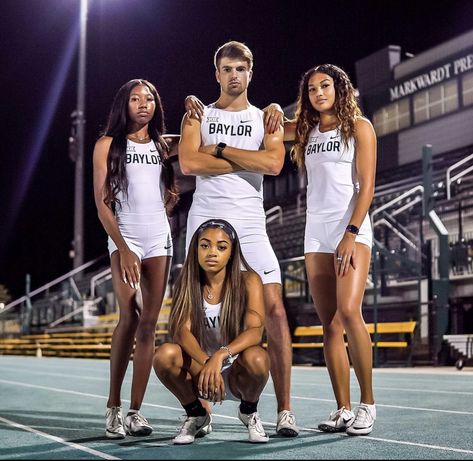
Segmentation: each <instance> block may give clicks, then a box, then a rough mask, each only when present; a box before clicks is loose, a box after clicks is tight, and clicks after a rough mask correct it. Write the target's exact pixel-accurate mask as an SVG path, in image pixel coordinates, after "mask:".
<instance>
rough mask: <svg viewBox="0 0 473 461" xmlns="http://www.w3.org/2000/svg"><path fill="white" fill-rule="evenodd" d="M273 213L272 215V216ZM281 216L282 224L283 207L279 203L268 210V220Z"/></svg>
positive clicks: (268, 221)
mask: <svg viewBox="0 0 473 461" xmlns="http://www.w3.org/2000/svg"><path fill="white" fill-rule="evenodd" d="M270 215H272V216H270ZM278 218H279V224H282V208H281V206H279V205H276V206H273V208H270V209H269V210H267V211H266V222H267V223H270V222H272V221H274V220H275V219H278Z"/></svg>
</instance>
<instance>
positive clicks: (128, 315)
mask: <svg viewBox="0 0 473 461" xmlns="http://www.w3.org/2000/svg"><path fill="white" fill-rule="evenodd" d="M139 321H140V315H139V313H138V312H136V311H135V310H133V309H130V310H125V309H121V310H120V317H119V319H118V323H119V325H120V327H122V328H133V329H134V328H136V327H137V325H138V323H139Z"/></svg>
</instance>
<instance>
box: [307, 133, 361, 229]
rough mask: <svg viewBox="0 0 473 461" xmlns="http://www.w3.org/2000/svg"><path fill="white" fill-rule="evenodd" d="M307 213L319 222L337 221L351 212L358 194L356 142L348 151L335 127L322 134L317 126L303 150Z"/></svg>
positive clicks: (350, 143) (350, 142)
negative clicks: (305, 172)
mask: <svg viewBox="0 0 473 461" xmlns="http://www.w3.org/2000/svg"><path fill="white" fill-rule="evenodd" d="M305 167H306V171H307V212H308V213H310V214H311V215H312V216H313V217H315V218H316V219H318V220H320V221H324V222H328V221H337V220H340V219H342V218H344V217H345V216H346V215H347V214H350V216H351V212H352V211H353V207H354V204H355V200H356V195H357V194H358V191H359V184H358V178H357V176H356V168H355V140H354V139H353V138H350V140H349V143H348V148H347V146H346V145H345V144H344V142H343V140H342V138H341V134H340V132H339V130H338V128H336V129H334V130H330V131H326V132H325V133H321V132H320V131H319V126H318V125H317V126H316V127H315V128H313V129H312V131H311V132H310V134H309V139H308V143H307V146H306V149H305Z"/></svg>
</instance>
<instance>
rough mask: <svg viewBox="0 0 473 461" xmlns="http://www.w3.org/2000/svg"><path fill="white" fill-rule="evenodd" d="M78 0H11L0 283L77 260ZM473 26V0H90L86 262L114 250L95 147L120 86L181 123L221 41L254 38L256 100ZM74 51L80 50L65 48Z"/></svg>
mask: <svg viewBox="0 0 473 461" xmlns="http://www.w3.org/2000/svg"><path fill="white" fill-rule="evenodd" d="M79 6H80V2H79V0H2V1H1V2H0V44H1V49H0V56H1V59H0V62H1V72H0V81H1V92H0V94H1V115H2V120H1V124H0V126H1V130H2V133H1V135H2V138H1V139H2V141H1V143H2V146H1V150H0V158H1V162H0V213H1V214H0V284H4V285H6V287H7V288H8V289H9V290H10V293H11V294H12V295H13V299H14V298H16V297H18V296H20V295H22V294H23V293H24V284H25V274H26V273H30V274H31V278H32V289H34V288H37V287H39V286H40V285H42V284H44V283H46V282H48V281H50V280H52V279H53V278H55V277H58V276H60V275H62V274H64V273H65V272H67V271H69V270H70V269H72V260H71V259H70V257H69V250H70V249H71V241H72V239H73V203H74V195H73V194H74V164H73V163H72V162H71V160H70V159H69V156H68V137H69V133H70V122H71V118H70V114H71V112H72V111H73V110H74V109H75V106H76V92H77V44H78V40H77V39H78V23H79ZM472 28H473V1H469V0H465V1H437V2H430V1H429V2H427V1H412V0H411V1H409V2H408V1H385V0H383V1H375V0H373V1H369V0H365V1H353V0H346V1H342V0H338V1H336V0H330V1H329V0H327V1H294V2H285V3H280V2H277V3H276V2H270V1H258V0H252V1H246V0H240V1H238V2H230V1H224V0H220V1H213V0H212V1H211V0H202V1H198V0H195V1H191V0H186V1H184V0H89V16H88V23H87V95H86V96H87V109H86V118H87V124H86V136H87V140H86V150H85V175H86V177H85V198H84V201H85V210H84V213H85V215H84V220H85V235H84V242H85V244H84V253H85V254H84V261H88V260H90V259H93V258H95V257H97V256H100V255H102V254H105V253H106V235H105V232H104V231H103V229H102V227H101V225H100V223H99V221H98V218H97V216H96V212H95V205H94V202H93V191H92V168H91V167H92V162H91V159H92V150H93V145H94V142H95V140H96V139H97V137H98V135H99V132H100V130H101V129H102V128H103V125H104V122H105V118H106V115H107V113H108V110H109V107H110V104H111V101H112V98H113V96H114V94H115V92H116V91H117V90H118V88H119V87H120V86H121V85H122V84H123V83H125V82H126V81H128V80H129V79H131V78H146V79H148V80H150V81H152V82H153V83H154V84H155V85H156V86H157V88H158V91H159V92H160V94H161V97H162V100H163V104H164V110H165V115H166V122H167V128H168V132H169V133H178V132H179V125H180V120H181V117H182V115H183V112H184V105H183V101H184V98H185V96H186V95H187V94H197V95H199V96H200V97H201V98H202V99H203V100H204V101H205V102H212V101H214V100H215V99H216V98H217V96H218V85H217V83H216V81H215V78H214V67H213V54H214V52H215V50H216V49H217V48H218V46H220V45H221V44H223V43H224V42H225V41H227V40H240V41H243V42H245V43H246V44H247V45H248V46H249V47H250V49H251V50H252V51H253V54H254V59H255V65H254V76H253V81H252V83H251V85H250V89H249V96H250V101H251V102H252V103H253V104H255V105H257V106H260V107H264V106H265V105H267V104H268V103H269V102H271V101H275V102H279V103H280V104H281V106H283V107H284V106H286V105H289V104H291V103H292V102H294V101H295V99H296V94H297V88H298V81H299V79H300V77H301V75H302V74H303V73H304V72H305V71H306V70H307V69H308V68H310V67H312V66H314V65H316V64H320V63H323V62H330V63H334V64H337V65H339V66H341V67H343V68H344V69H345V70H346V71H347V72H348V73H349V75H350V76H351V78H352V80H353V82H354V83H355V85H356V78H355V62H356V61H357V60H358V59H361V58H363V57H365V56H367V55H368V54H370V53H373V52H375V51H377V50H379V49H381V48H383V47H385V46H387V45H400V46H401V47H402V51H403V59H408V58H407V57H405V55H404V53H406V52H408V53H413V54H417V53H421V52H423V51H426V50H427V49H428V48H431V47H433V46H436V45H438V44H440V43H442V42H444V41H446V40H449V39H451V38H453V37H455V36H457V35H460V34H461V33H463V32H466V31H468V30H470V29H472ZM68 56H69V61H68V59H67V57H68Z"/></svg>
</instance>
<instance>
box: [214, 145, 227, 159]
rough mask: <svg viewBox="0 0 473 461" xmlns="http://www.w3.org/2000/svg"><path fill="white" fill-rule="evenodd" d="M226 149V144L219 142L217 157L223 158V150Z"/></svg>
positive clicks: (216, 151)
mask: <svg viewBox="0 0 473 461" xmlns="http://www.w3.org/2000/svg"><path fill="white" fill-rule="evenodd" d="M225 147H227V145H226V144H225V143H224V142H219V143H218V144H217V147H216V148H215V157H217V158H223V149H225Z"/></svg>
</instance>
